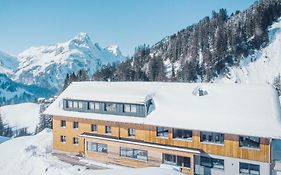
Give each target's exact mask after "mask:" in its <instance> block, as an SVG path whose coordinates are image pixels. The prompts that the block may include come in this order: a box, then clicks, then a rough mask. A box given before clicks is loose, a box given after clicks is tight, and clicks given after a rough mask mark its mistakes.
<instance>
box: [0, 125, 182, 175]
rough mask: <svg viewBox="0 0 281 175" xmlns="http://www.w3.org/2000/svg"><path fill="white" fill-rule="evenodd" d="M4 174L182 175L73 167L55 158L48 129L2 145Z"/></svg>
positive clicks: (150, 170) (154, 170)
mask: <svg viewBox="0 0 281 175" xmlns="http://www.w3.org/2000/svg"><path fill="white" fill-rule="evenodd" d="M0 155H1V159H0V174H5V175H15V174H20V175H111V174H114V175H124V174H130V175H143V174H146V175H181V173H178V172H175V171H173V170H169V169H162V168H141V169H132V168H122V169H120V168H119V169H108V170H90V169H87V168H86V167H83V166H73V165H70V164H68V163H65V162H62V161H60V160H59V159H58V158H57V157H55V156H53V155H52V131H51V130H49V129H45V130H43V131H42V132H40V133H39V134H37V135H34V136H24V137H19V138H15V139H12V140H9V141H7V142H5V143H2V144H0Z"/></svg>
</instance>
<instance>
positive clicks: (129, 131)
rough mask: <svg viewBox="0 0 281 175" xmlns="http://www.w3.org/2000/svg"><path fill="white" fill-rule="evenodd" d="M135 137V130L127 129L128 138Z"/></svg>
mask: <svg viewBox="0 0 281 175" xmlns="http://www.w3.org/2000/svg"><path fill="white" fill-rule="evenodd" d="M135 136H136V129H135V128H128V137H135Z"/></svg>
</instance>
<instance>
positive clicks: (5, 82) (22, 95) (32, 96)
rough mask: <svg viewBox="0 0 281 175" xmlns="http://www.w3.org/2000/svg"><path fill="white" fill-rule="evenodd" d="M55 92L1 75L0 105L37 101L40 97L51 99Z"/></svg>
mask: <svg viewBox="0 0 281 175" xmlns="http://www.w3.org/2000/svg"><path fill="white" fill-rule="evenodd" d="M52 94H54V92H52V91H50V90H49V89H47V88H42V87H38V86H34V85H25V84H22V83H18V82H15V81H13V80H11V79H10V78H8V77H7V75H5V74H0V105H6V104H14V103H21V102H30V101H35V100H36V99H37V98H39V97H50V96H51V95H52Z"/></svg>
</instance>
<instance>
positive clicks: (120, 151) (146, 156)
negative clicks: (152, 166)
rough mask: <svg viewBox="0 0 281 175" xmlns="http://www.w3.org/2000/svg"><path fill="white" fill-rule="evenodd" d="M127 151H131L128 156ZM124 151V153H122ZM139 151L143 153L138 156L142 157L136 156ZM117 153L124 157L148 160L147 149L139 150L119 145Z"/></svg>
mask: <svg viewBox="0 0 281 175" xmlns="http://www.w3.org/2000/svg"><path fill="white" fill-rule="evenodd" d="M128 152H132V155H131V156H129V155H128ZM124 153H125V154H124ZM139 153H142V154H143V153H144V155H141V156H140V157H143V158H144V159H143V158H138V156H139ZM119 155H120V157H126V158H131V159H135V160H140V161H148V151H147V150H141V149H135V148H128V147H122V146H121V147H120V149H119Z"/></svg>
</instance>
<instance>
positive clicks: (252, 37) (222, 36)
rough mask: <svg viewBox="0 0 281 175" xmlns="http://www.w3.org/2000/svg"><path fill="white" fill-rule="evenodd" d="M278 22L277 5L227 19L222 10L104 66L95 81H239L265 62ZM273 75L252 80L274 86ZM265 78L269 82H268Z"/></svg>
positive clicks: (260, 5) (271, 1)
mask: <svg viewBox="0 0 281 175" xmlns="http://www.w3.org/2000/svg"><path fill="white" fill-rule="evenodd" d="M280 17H281V1H276V0H259V1H257V2H255V3H254V4H253V5H251V6H250V7H249V8H248V9H246V10H245V11H243V12H240V11H236V12H235V13H232V14H230V15H228V14H227V11H226V10H225V9H220V10H219V11H218V12H215V11H213V12H212V15H211V16H210V17H205V18H203V19H202V20H200V21H199V22H198V23H196V24H193V25H191V26H188V27H186V28H184V29H182V30H180V31H178V32H177V33H175V34H173V35H171V36H167V37H165V38H163V39H162V40H161V41H159V42H158V43H156V44H154V45H152V46H151V47H149V46H147V45H143V46H139V47H138V48H137V49H136V52H135V53H134V55H133V57H132V58H131V59H129V60H126V61H125V62H123V63H121V64H119V65H112V66H111V67H108V66H107V67H105V68H104V69H103V70H99V71H97V72H96V73H95V74H94V76H93V77H94V79H95V80H107V79H110V80H112V81H179V82H215V81H219V80H218V79H223V78H224V77H226V76H228V77H229V76H234V77H236V78H237V79H243V77H245V76H248V75H245V74H247V72H243V73H242V74H243V75H238V74H241V73H239V70H240V69H241V68H242V69H243V70H249V69H248V68H247V66H248V65H249V62H255V61H258V60H263V59H260V56H259V54H261V53H263V50H264V49H266V48H267V47H268V49H270V48H269V47H270V45H271V43H272V41H273V39H274V37H273V35H274V36H275V35H276V34H277V33H278V29H272V30H269V29H270V28H271V26H272V25H273V24H274V23H276V22H277V21H278V19H279V18H280ZM273 28H274V26H273ZM274 49H276V48H274ZM276 50H280V48H278V49H276ZM264 52H266V51H264ZM276 52H278V51H276ZM272 56H275V54H274V50H273V51H272V54H264V57H267V59H271V58H269V57H272ZM276 60H278V59H277V58H276ZM263 61H264V60H263ZM259 62H262V61H259ZM277 62H278V64H279V62H280V61H279V60H278V61H277ZM270 64H274V63H270ZM276 64H277V63H276ZM276 64H274V65H273V66H275V67H276V66H277V65H278V64H277V65H276ZM251 65H252V64H251ZM252 67H253V66H252ZM251 69H253V68H251ZM276 69H277V70H278V71H277V70H274V71H273V70H271V69H270V66H269V65H268V68H265V69H263V68H256V70H255V73H254V71H252V72H253V73H252V74H255V75H252V77H254V76H256V79H258V81H261V82H265V81H269V82H272V79H273V77H275V76H277V75H275V74H276V73H277V72H280V71H279V68H276ZM264 70H267V71H269V72H271V73H266V72H264ZM240 72H241V71H240ZM273 72H274V73H273ZM269 74H270V75H269ZM273 74H274V75H273ZM261 76H263V77H264V78H260V77H261ZM265 76H270V77H271V78H270V80H269V78H268V77H267V78H265ZM272 76H273V77H272ZM236 78H232V82H241V83H243V82H247V81H246V80H245V81H240V80H237V81H236V80H234V79H236ZM261 79H263V80H261ZM265 79H266V80H265ZM280 81H281V80H280ZM229 82H230V81H229ZM256 82H257V81H256Z"/></svg>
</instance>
